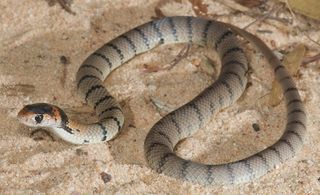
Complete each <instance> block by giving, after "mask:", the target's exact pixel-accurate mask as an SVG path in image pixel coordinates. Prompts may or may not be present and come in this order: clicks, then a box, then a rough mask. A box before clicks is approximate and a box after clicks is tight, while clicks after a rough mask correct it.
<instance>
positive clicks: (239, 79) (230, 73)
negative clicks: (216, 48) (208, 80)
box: [223, 71, 243, 87]
mask: <svg viewBox="0 0 320 195" xmlns="http://www.w3.org/2000/svg"><path fill="white" fill-rule="evenodd" d="M223 74H224V75H226V76H227V75H232V76H235V77H237V79H238V81H239V83H240V85H241V87H243V80H242V79H241V77H240V75H238V74H237V73H236V72H233V71H228V72H225V73H223Z"/></svg>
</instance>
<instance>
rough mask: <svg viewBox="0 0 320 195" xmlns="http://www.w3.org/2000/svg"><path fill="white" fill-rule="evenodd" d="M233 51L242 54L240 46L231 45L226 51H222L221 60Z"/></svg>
mask: <svg viewBox="0 0 320 195" xmlns="http://www.w3.org/2000/svg"><path fill="white" fill-rule="evenodd" d="M233 52H241V53H243V54H244V51H243V49H241V48H240V47H232V48H230V49H228V50H227V51H226V52H224V54H223V55H222V60H223V59H224V58H225V57H226V56H227V55H229V54H230V53H233Z"/></svg>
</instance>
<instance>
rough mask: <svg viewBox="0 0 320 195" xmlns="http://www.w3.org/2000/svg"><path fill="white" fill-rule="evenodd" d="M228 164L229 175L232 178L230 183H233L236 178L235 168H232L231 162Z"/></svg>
mask: <svg viewBox="0 0 320 195" xmlns="http://www.w3.org/2000/svg"><path fill="white" fill-rule="evenodd" d="M226 166H227V170H228V172H229V176H230V179H231V181H230V183H231V184H233V183H234V179H235V178H234V175H233V170H232V168H231V164H230V163H229V164H227V165H226Z"/></svg>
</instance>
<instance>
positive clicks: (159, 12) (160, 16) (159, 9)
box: [153, 0, 182, 19]
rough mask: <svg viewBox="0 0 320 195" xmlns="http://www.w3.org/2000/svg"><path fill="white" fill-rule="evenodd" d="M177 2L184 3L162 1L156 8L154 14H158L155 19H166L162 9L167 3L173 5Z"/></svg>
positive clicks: (169, 0)
mask: <svg viewBox="0 0 320 195" xmlns="http://www.w3.org/2000/svg"><path fill="white" fill-rule="evenodd" d="M173 1H174V2H177V3H182V1H181V0H160V1H159V2H158V3H157V5H156V6H155V8H154V12H155V13H156V17H154V18H153V19H160V18H164V17H166V15H165V14H164V13H163V12H162V10H161V8H162V7H163V6H164V5H166V4H167V3H171V2H173Z"/></svg>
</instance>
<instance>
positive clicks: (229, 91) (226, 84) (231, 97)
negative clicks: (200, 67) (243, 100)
mask: <svg viewBox="0 0 320 195" xmlns="http://www.w3.org/2000/svg"><path fill="white" fill-rule="evenodd" d="M220 82H221V84H222V85H223V86H225V87H226V88H227V90H228V93H229V95H230V96H229V97H230V101H232V100H233V91H232V89H231V86H230V85H229V83H227V82H226V81H225V80H221V81H220Z"/></svg>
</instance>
